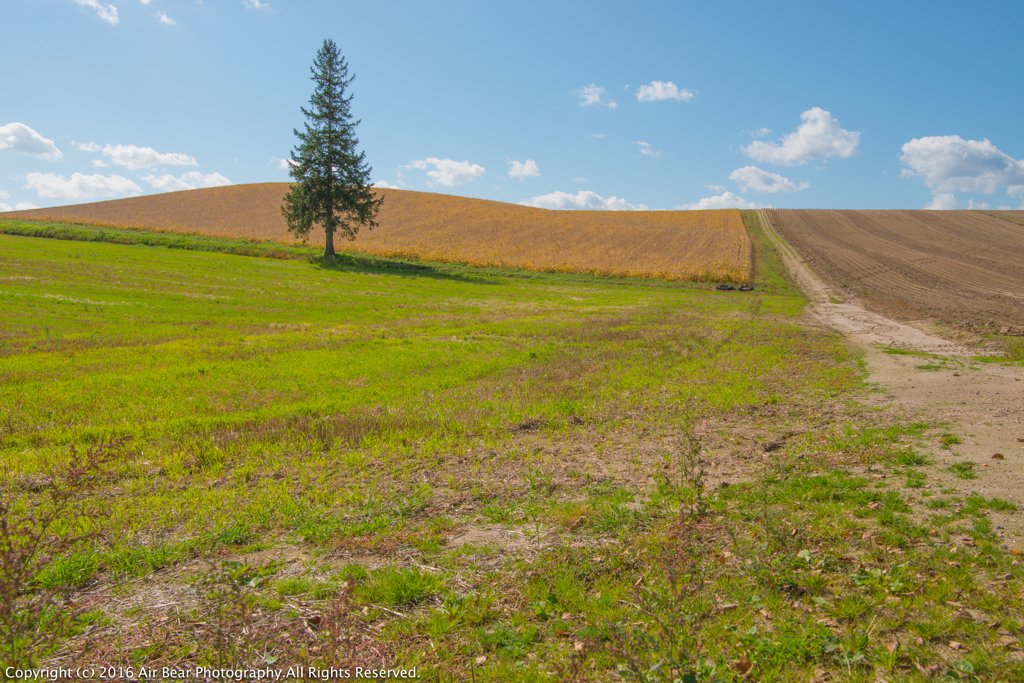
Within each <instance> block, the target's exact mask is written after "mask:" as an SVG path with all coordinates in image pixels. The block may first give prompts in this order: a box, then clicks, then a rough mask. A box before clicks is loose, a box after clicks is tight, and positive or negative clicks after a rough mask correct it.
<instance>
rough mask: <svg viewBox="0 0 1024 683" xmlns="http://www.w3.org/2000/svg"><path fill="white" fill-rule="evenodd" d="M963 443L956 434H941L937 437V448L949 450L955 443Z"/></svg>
mask: <svg viewBox="0 0 1024 683" xmlns="http://www.w3.org/2000/svg"><path fill="white" fill-rule="evenodd" d="M958 443H963V441H962V440H961V439H960V437H959V436H957V435H956V434H943V435H942V436H940V437H939V444H940V445H939V448H941V449H943V450H947V451H948V450H949V449H950V448H952V447H953V446H954V445H955V444H958Z"/></svg>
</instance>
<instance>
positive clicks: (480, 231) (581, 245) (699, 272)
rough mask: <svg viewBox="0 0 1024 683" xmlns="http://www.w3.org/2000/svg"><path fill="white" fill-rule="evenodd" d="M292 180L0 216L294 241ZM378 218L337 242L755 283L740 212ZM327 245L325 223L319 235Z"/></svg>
mask: <svg viewBox="0 0 1024 683" xmlns="http://www.w3.org/2000/svg"><path fill="white" fill-rule="evenodd" d="M287 190H288V184H287V183H263V184H255V185H232V186H228V187H216V188H209V189H202V190H186V191H183V192H170V193H166V194H158V195H149V196H146V197H133V198H129V199H116V200H113V201H106V202H95V203H91V204H77V205H74V206H62V207H55V208H49V209H32V210H30V211H14V212H9V213H2V214H0V218H15V217H17V218H30V219H37V220H56V221H67V222H74V223H88V224H92V225H109V226H115V227H134V228H145V229H149V230H166V231H173V232H187V233H201V234H204V235H216V236H222V237H244V238H259V239H271V240H278V241H282V242H288V243H291V242H293V241H294V239H293V237H292V236H291V235H290V234H289V233H288V231H287V228H286V225H285V221H284V218H282V217H281V213H280V206H281V198H282V197H283V196H284V194H285V192H287ZM379 192H380V193H381V194H383V195H384V207H383V208H382V209H381V212H380V215H379V217H378V220H379V223H380V225H379V226H378V227H377V228H375V229H373V230H372V231H369V230H363V231H361V232H360V234H359V236H358V237H357V239H356V240H355V241H354V242H345V241H342V242H341V243H340V244H338V245H337V248H338V249H339V251H340V250H344V249H351V250H354V251H360V252H363V253H370V254H376V255H380V256H390V257H410V258H419V259H424V260H431V261H451V262H461V263H468V264H471V265H481V266H511V267H517V268H527V269H531V270H539V271H554V272H591V273H597V274H604V275H628V276H638V277H663V278H666V279H672V280H731V281H734V282H744V281H748V280H749V279H750V277H751V272H752V267H753V263H752V248H751V243H750V238H749V237H748V236H747V232H746V230H745V229H744V227H743V220H742V218H741V216H740V212H739V211H737V210H735V209H726V210H717V211H615V212H606V211H550V210H546V209H535V208H531V207H526V206H519V205H516V204H504V203H501V202H492V201H485V200H482V199H467V198H464V197H453V196H450V195H441V194H430V193H425V192H411V191H408V190H387V189H382V190H379ZM310 243H312V244H317V245H320V246H322V245H323V232H320V233H319V234H311V235H310Z"/></svg>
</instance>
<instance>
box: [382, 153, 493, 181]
mask: <svg viewBox="0 0 1024 683" xmlns="http://www.w3.org/2000/svg"><path fill="white" fill-rule="evenodd" d="M431 166H433V167H434V168H433V170H430V171H427V169H428V168H430V167H431ZM402 168H415V169H417V170H419V171H427V177H428V178H430V180H428V181H427V185H429V186H430V187H433V186H434V185H443V186H445V187H455V186H457V185H465V184H466V183H468V182H470V181H473V180H476V179H477V178H479V177H480V176H482V175H483V174H484V173H487V169H485V168H484V167H483V166H480V165H478V164H471V163H469V162H468V161H452V160H451V159H437V158H435V157H431V158H429V159H415V160H413V161H410V162H409V165H408V166H403V167H402Z"/></svg>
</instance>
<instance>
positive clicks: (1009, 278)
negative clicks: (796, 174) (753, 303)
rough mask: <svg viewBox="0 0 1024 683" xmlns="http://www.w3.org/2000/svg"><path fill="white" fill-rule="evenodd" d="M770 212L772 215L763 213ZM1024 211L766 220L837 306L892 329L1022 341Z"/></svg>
mask: <svg viewBox="0 0 1024 683" xmlns="http://www.w3.org/2000/svg"><path fill="white" fill-rule="evenodd" d="M765 213H769V212H765ZM1019 214H1020V212H1009V211H999V212H985V213H981V212H976V211H795V210H786V211H780V210H773V211H771V212H770V216H771V219H772V221H773V225H774V226H775V229H776V230H777V231H778V232H779V233H780V234H781V235H783V236H784V237H785V238H786V239H787V240H788V241H789V242H790V243H791V244H792V245H794V246H795V247H796V249H797V250H798V251H799V252H800V254H801V255H802V256H803V258H804V260H805V261H806V262H807V263H808V264H810V265H812V266H813V267H814V268H815V269H817V270H818V271H819V274H820V275H821V276H822V277H823V279H824V280H825V281H826V282H828V283H829V285H830V287H831V288H832V289H834V290H836V292H837V293H839V294H840V296H841V298H844V299H850V298H855V299H858V300H859V301H858V303H859V304H860V305H861V306H862V307H864V308H867V309H870V310H873V311H874V312H877V313H881V314H883V315H885V316H886V317H889V318H893V319H896V320H903V321H906V320H920V319H922V318H924V319H934V320H941V321H944V322H946V323H950V324H953V325H959V326H963V327H966V328H968V329H971V330H976V331H978V330H980V331H984V332H986V333H997V334H1012V335H1018V336H1021V335H1024V221H1022V219H1021V218H1020V216H1019Z"/></svg>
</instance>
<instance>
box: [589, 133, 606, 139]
mask: <svg viewBox="0 0 1024 683" xmlns="http://www.w3.org/2000/svg"><path fill="white" fill-rule="evenodd" d="M606 137H608V133H591V134H590V135H588V136H587V139H590V138H596V139H598V140H600V139H601V138H606Z"/></svg>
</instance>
